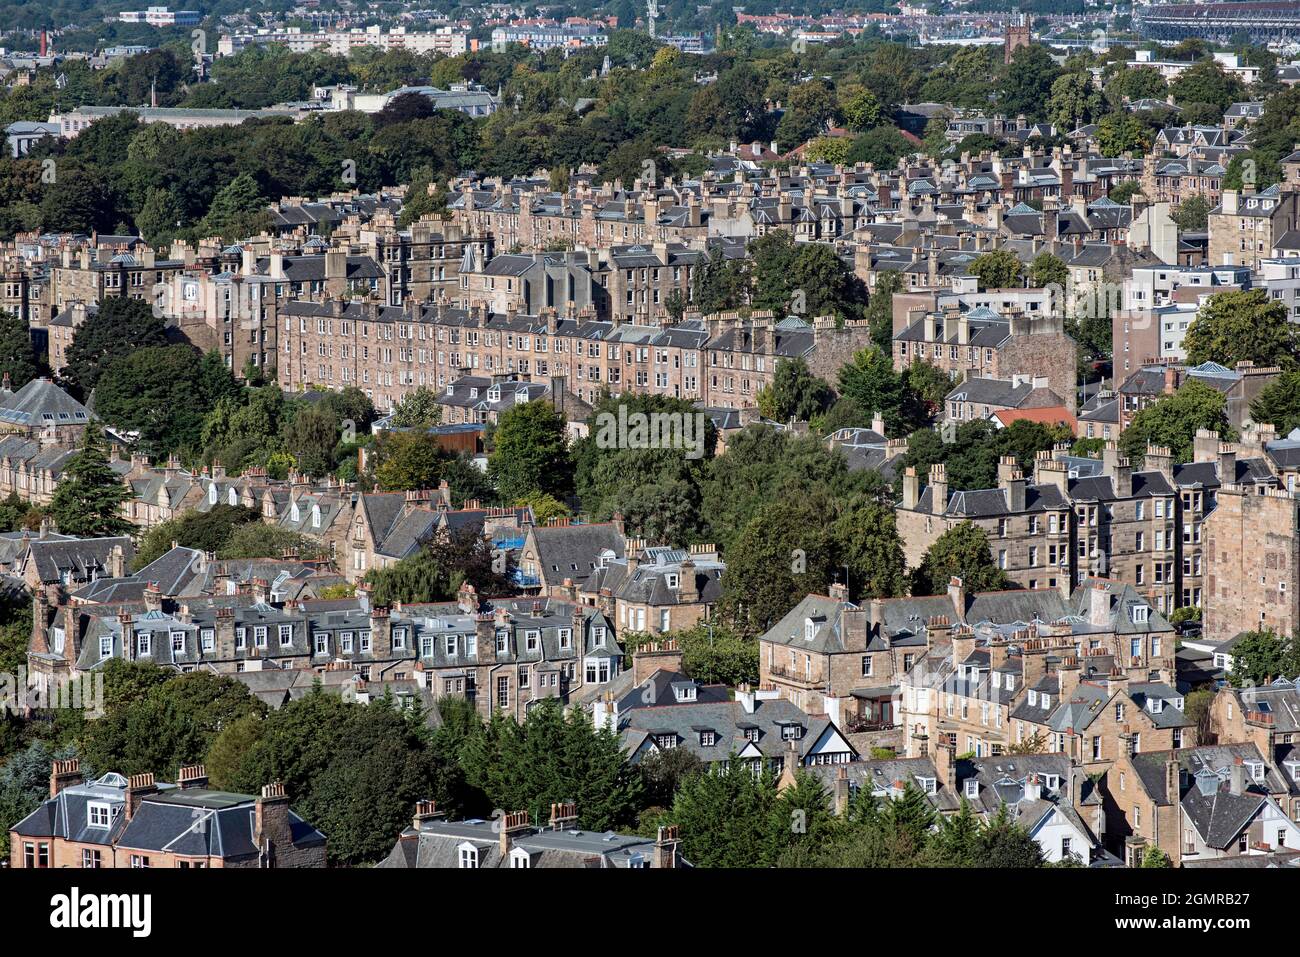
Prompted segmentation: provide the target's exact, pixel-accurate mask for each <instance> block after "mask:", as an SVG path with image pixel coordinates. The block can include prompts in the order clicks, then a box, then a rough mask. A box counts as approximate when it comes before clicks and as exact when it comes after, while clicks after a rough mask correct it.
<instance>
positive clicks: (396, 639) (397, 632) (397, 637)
mask: <svg viewBox="0 0 1300 957" xmlns="http://www.w3.org/2000/svg"><path fill="white" fill-rule="evenodd" d="M393 647H394V648H405V647H406V629H405V628H394V629H393Z"/></svg>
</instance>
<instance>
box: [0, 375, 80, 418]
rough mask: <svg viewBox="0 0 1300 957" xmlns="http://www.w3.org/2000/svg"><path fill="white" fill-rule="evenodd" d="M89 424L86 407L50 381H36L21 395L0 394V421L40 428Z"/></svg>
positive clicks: (26, 386)
mask: <svg viewBox="0 0 1300 957" xmlns="http://www.w3.org/2000/svg"><path fill="white" fill-rule="evenodd" d="M89 421H90V413H89V411H87V409H86V407H85V406H84V405H82V404H81V403H80V402H78V401H77V400H76V399H74V398H73V397H72V396H70V395H68V393H66V392H64V391H63V390H62V389H60V388H59V387H58V386H57V385H55V384H54V383H53V382H51V381H50V380H49V379H33V380H32V381H31V382H28V383H27V384H26V385H25V386H23V387H22V388H21V389H19V390H18V391H17V392H5V393H0V422H8V423H10V424H13V425H21V426H26V427H29V428H40V427H42V426H51V425H54V426H72V425H85V424H86V423H87V422H89Z"/></svg>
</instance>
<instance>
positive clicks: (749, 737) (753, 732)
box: [745, 728, 759, 744]
mask: <svg viewBox="0 0 1300 957" xmlns="http://www.w3.org/2000/svg"><path fill="white" fill-rule="evenodd" d="M758 737H759V731H758V728H746V729H745V740H746V741H750V742H752V743H754V744H757V743H758Z"/></svg>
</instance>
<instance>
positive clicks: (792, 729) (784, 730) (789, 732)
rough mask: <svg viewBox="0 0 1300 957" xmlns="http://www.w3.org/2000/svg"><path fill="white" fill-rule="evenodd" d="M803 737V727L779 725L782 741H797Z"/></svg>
mask: <svg viewBox="0 0 1300 957" xmlns="http://www.w3.org/2000/svg"><path fill="white" fill-rule="evenodd" d="M802 737H803V725H799V724H783V725H781V740H782V741H798V740H799V739H800V738H802Z"/></svg>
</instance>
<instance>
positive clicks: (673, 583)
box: [664, 572, 681, 588]
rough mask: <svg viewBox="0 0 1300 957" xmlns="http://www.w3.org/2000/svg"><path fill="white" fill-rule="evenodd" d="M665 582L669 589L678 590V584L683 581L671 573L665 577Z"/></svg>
mask: <svg viewBox="0 0 1300 957" xmlns="http://www.w3.org/2000/svg"><path fill="white" fill-rule="evenodd" d="M664 581H665V583H666V584H667V585H668V587H669V588H676V587H677V583H678V582H679V581H681V579H680V578H679V577H678V576H677V575H675V574H673V573H671V572H670V573H669V574H667V575H665V576H664Z"/></svg>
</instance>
